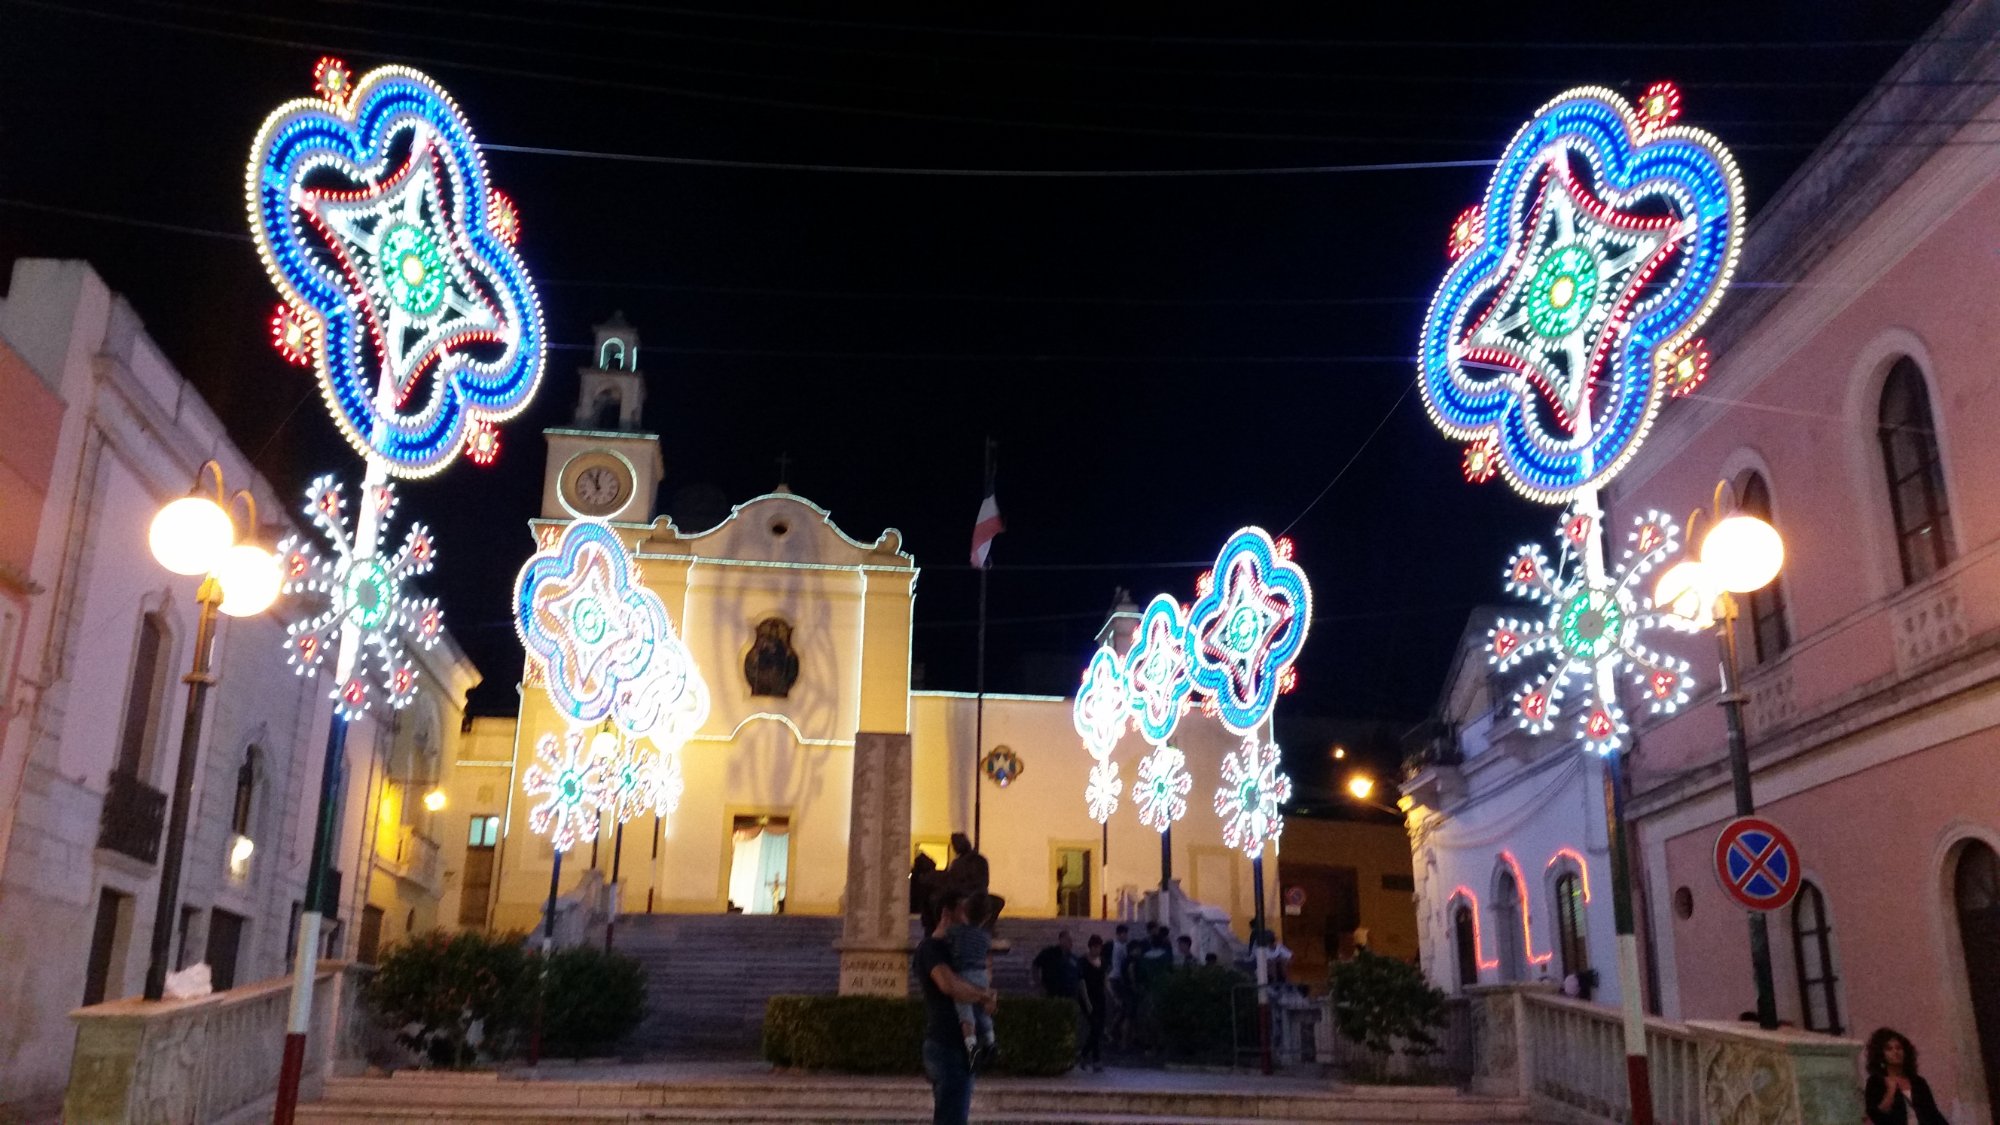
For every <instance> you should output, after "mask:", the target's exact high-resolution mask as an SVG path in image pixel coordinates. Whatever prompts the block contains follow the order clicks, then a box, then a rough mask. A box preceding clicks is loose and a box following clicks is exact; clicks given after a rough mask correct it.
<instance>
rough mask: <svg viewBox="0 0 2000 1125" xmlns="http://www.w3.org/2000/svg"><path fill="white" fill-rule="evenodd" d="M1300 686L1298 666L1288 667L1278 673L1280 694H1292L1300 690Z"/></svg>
mask: <svg viewBox="0 0 2000 1125" xmlns="http://www.w3.org/2000/svg"><path fill="white" fill-rule="evenodd" d="M1298 686H1299V670H1298V669H1297V668H1287V669H1285V670H1284V671H1283V672H1281V673H1279V674H1278V694H1279V695H1290V694H1292V692H1294V691H1296V690H1298Z"/></svg>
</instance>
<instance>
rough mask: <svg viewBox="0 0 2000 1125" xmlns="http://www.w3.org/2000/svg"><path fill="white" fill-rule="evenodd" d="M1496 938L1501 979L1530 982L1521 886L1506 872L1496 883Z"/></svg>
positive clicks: (1503, 872)
mask: <svg viewBox="0 0 2000 1125" xmlns="http://www.w3.org/2000/svg"><path fill="white" fill-rule="evenodd" d="M1493 936H1494V939H1495V943H1496V944H1497V945H1499V947H1500V979H1501V980H1503V981H1507V982H1509V983H1512V982H1514V981H1521V980H1526V979H1527V978H1528V951H1527V950H1526V949H1523V948H1522V945H1523V939H1524V938H1525V937H1526V936H1527V935H1526V933H1525V932H1524V927H1523V925H1522V920H1521V884H1520V883H1518V882H1516V881H1515V879H1514V875H1513V872H1511V871H1502V872H1500V877H1499V878H1497V879H1495V880H1494V881H1493Z"/></svg>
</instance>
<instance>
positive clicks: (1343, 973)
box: [1331, 949, 1445, 1079]
mask: <svg viewBox="0 0 2000 1125" xmlns="http://www.w3.org/2000/svg"><path fill="white" fill-rule="evenodd" d="M1331 983H1332V988H1333V1022H1334V1026H1335V1028H1336V1029H1338V1030H1339V1032H1340V1034H1341V1035H1343V1036H1345V1037H1346V1038H1347V1039H1348V1040H1350V1041H1352V1042H1355V1043H1359V1044H1361V1045H1362V1046H1364V1047H1366V1048H1368V1050H1369V1051H1370V1052H1371V1054H1372V1055H1373V1056H1374V1059H1375V1074H1374V1075H1372V1076H1371V1077H1374V1078H1378V1079H1380V1078H1385V1077H1387V1076H1388V1074H1389V1061H1390V1059H1391V1058H1392V1057H1394V1056H1395V1055H1397V1054H1401V1055H1403V1056H1406V1057H1421V1056H1424V1055H1429V1054H1433V1053H1435V1052H1436V1051H1437V1050H1438V1043H1437V1037H1436V1036H1435V1035H1434V1034H1432V1032H1433V1031H1434V1030H1435V1029H1437V1028H1441V1027H1443V1026H1444V1025H1445V996H1444V993H1443V992H1440V991H1439V990H1438V989H1436V988H1433V987H1431V984H1430V982H1429V981H1427V980H1425V979H1424V974H1423V972H1422V970H1420V969H1418V968H1417V967H1416V966H1414V965H1411V964H1409V963H1407V962H1404V961H1398V960H1396V959H1395V958H1393V957H1383V956H1380V955H1378V954H1374V953H1370V952H1369V951H1367V950H1366V949H1362V950H1358V951H1356V953H1355V955H1354V959H1353V960H1352V961H1341V962H1338V963H1336V964H1335V965H1334V966H1333V973H1332V982H1331Z"/></svg>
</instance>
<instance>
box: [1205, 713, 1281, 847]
mask: <svg viewBox="0 0 2000 1125" xmlns="http://www.w3.org/2000/svg"><path fill="white" fill-rule="evenodd" d="M1291 799H1292V779H1291V778H1290V777H1288V776H1286V774H1285V772H1284V770H1283V769H1281V768H1280V761H1279V756H1278V745H1277V743H1275V742H1270V741H1267V740H1265V739H1262V738H1258V737H1257V736H1256V735H1251V736H1250V737H1248V738H1245V739H1244V740H1243V744H1242V745H1241V746H1240V747H1238V748H1237V749H1236V750H1235V751H1233V752H1231V753H1229V754H1225V755H1223V758H1222V787H1221V788H1219V789H1217V790H1216V791H1215V815H1217V816H1219V817H1221V818H1222V822H1223V823H1222V842H1223V844H1224V845H1225V846H1227V847H1231V848H1236V849H1239V850H1241V851H1242V852H1243V854H1244V855H1246V856H1249V857H1250V858H1251V859H1256V858H1258V857H1259V856H1261V855H1263V854H1264V845H1266V844H1268V843H1270V842H1271V841H1272V840H1275V839H1277V838H1278V837H1279V836H1281V835H1283V834H1284V831H1285V818H1284V815H1283V814H1282V813H1281V812H1280V811H1279V810H1280V809H1281V808H1282V807H1283V806H1284V803H1285V802H1286V801H1289V800H1291Z"/></svg>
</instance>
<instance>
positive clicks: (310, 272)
mask: <svg viewBox="0 0 2000 1125" xmlns="http://www.w3.org/2000/svg"><path fill="white" fill-rule="evenodd" d="M318 87H319V96H318V97H314V98H301V99H297V100H294V101H290V102H286V103H285V104H284V105H282V106H280V107H278V109H277V110H276V111H275V112H274V113H272V114H271V116H270V117H269V118H267V119H266V120H265V122H264V125H263V127H262V128H261V129H260V130H258V133H257V139H256V141H255V143H254V144H253V146H252V148H251V155H250V165H249V174H248V195H249V207H250V230H251V234H252V236H253V237H254V239H255V241H256V244H257V250H258V254H259V255H260V256H261V257H262V258H263V260H264V266H265V269H266V271H267V272H268V273H269V274H270V276H271V281H272V283H273V284H274V285H276V286H277V289H278V292H279V294H280V295H281V296H282V297H283V303H282V304H281V306H280V307H279V310H278V313H277V315H276V316H275V317H274V319H273V323H272V331H273V339H274V342H275V343H276V345H277V346H278V349H279V350H280V351H281V352H283V353H284V354H285V355H286V356H287V357H288V358H291V359H293V360H295V361H297V362H299V363H302V364H305V365H308V366H311V367H313V368H314V369H315V370H316V371H317V373H318V376H319V381H320V389H321V392H322V394H323V396H324V397H325V399H326V403H327V406H328V408H329V409H330V410H331V412H332V414H333V417H334V421H335V422H336V423H338V424H339V426H340V429H341V431H342V433H344V434H345V435H346V437H347V439H348V440H349V441H350V442H352V443H353V444H354V446H355V447H356V448H357V449H359V450H360V451H361V452H362V453H363V454H365V455H369V456H373V457H378V458H380V459H381V460H382V461H383V462H384V463H385V466H386V467H387V469H388V471H389V472H390V473H392V474H394V475H396V476H402V477H421V476H426V475H429V474H431V473H435V472H437V471H439V470H440V469H443V468H444V467H445V466H446V465H448V464H450V463H451V461H452V459H453V458H454V457H456V456H457V454H458V452H459V450H460V449H461V448H462V447H463V446H464V445H465V444H466V442H467V441H468V439H470V438H472V437H473V436H474V435H476V434H478V433H479V432H480V428H481V425H482V423H483V424H486V425H487V426H489V427H490V426H491V425H492V424H495V423H499V422H503V421H506V420H507V419H509V418H512V417H513V416H514V415H516V414H518V413H520V411H521V410H522V409H523V408H524V407H526V406H527V404H528V400H529V399H530V398H531V397H532V396H533V395H534V392H535V387H536V385H537V384H538V383H539V382H540V380H541V376H542V368H543V362H544V355H545V351H546V340H545V338H544V333H543V326H542V313H541V306H540V303H539V302H538V300H537V298H536V295H535V289H534V284H533V282H532V280H531V279H530V278H529V275H528V271H527V268H526V267H525V266H524V265H523V264H522V262H521V259H520V257H519V256H518V255H517V254H515V252H514V250H513V246H512V243H513V240H514V238H515V237H517V236H518V233H519V220H518V218H517V217H516V215H515V212H514V207H513V204H512V203H511V202H509V201H508V200H507V199H506V197H505V196H503V195H501V194H500V193H499V192H496V191H494V190H493V189H492V187H491V186H490V185H489V184H488V182H487V176H486V166H485V162H484V160H483V159H482V157H481V156H480V152H479V145H478V142H477V141H475V140H474V139H473V135H472V128H471V126H470V125H469V124H468V123H467V122H466V120H465V117H464V115H463V114H462V113H460V112H459V109H458V106H457V105H456V104H455V103H454V102H453V101H452V100H451V97H450V95H448V94H446V93H445V91H444V89H443V88H442V87H440V86H439V85H438V84H437V83H436V82H435V81H433V80H432V79H431V78H430V77H429V76H427V75H425V74H422V73H420V72H418V71H415V70H411V69H408V68H406V67H396V66H389V67H382V68H379V69H377V70H372V71H369V72H368V73H367V74H366V75H364V76H362V77H361V78H360V79H359V80H358V81H356V80H354V79H353V78H352V77H351V76H350V75H349V74H348V73H347V71H346V68H345V67H344V66H343V65H341V64H340V63H339V62H338V61H337V60H331V59H323V60H321V63H320V67H319V71H318ZM482 440H484V439H482ZM480 448H481V456H488V457H489V459H490V456H489V455H490V453H491V452H492V451H493V450H495V449H497V445H492V444H490V442H489V443H488V444H485V445H482V446H481V447H480Z"/></svg>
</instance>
